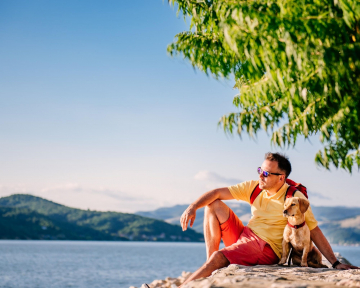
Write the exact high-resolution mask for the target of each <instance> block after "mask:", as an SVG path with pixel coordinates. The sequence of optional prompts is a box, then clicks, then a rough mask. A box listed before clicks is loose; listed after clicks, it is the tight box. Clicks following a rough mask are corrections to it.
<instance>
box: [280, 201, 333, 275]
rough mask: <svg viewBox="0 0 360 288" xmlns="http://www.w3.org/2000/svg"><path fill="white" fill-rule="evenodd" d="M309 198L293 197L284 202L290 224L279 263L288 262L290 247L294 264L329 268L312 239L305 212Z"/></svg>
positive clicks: (286, 228)
mask: <svg viewBox="0 0 360 288" xmlns="http://www.w3.org/2000/svg"><path fill="white" fill-rule="evenodd" d="M309 205H310V203H309V201H308V200H307V199H303V198H299V197H292V198H287V199H286V201H285V203H284V216H285V217H287V218H288V224H287V225H286V227H285V229H284V235H283V242H282V247H283V254H282V258H281V260H280V262H279V265H283V264H285V263H286V259H287V258H288V254H289V251H290V247H291V246H292V248H293V251H292V253H291V258H292V262H293V264H294V265H298V266H302V267H308V266H310V267H313V268H328V267H327V266H326V265H323V264H322V263H321V260H322V255H321V253H320V251H319V250H318V249H317V248H316V247H315V246H314V245H313V243H312V241H311V239H310V229H309V227H308V226H307V225H306V223H305V212H306V210H307V209H308V208H309Z"/></svg>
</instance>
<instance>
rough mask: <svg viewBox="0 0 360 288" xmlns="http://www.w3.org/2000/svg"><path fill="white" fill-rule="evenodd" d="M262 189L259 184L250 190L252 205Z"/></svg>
mask: <svg viewBox="0 0 360 288" xmlns="http://www.w3.org/2000/svg"><path fill="white" fill-rule="evenodd" d="M262 191H263V190H262V189H260V187H259V184H257V185H256V187H255V188H254V190H253V191H252V192H251V195H250V204H251V205H252V204H253V203H254V201H255V199H256V197H257V196H259V194H260V193H261V192H262Z"/></svg>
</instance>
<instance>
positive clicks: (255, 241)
mask: <svg viewBox="0 0 360 288" xmlns="http://www.w3.org/2000/svg"><path fill="white" fill-rule="evenodd" d="M220 227H221V238H222V239H223V241H224V244H225V248H223V249H221V250H220V251H221V252H222V253H223V254H224V256H225V257H226V258H227V259H228V260H229V262H230V264H239V265H245V266H254V265H273V264H277V263H278V262H279V258H278V256H277V255H276V254H275V252H274V251H273V250H272V248H271V247H270V245H269V244H268V243H266V242H265V241H264V240H262V239H261V238H259V236H257V235H256V234H255V233H254V232H252V230H251V229H250V228H248V227H244V225H243V223H242V222H241V220H240V219H239V218H238V217H237V216H236V215H235V213H234V212H233V211H232V210H231V209H230V216H229V219H228V220H227V221H226V222H224V223H223V224H221V225H220Z"/></svg>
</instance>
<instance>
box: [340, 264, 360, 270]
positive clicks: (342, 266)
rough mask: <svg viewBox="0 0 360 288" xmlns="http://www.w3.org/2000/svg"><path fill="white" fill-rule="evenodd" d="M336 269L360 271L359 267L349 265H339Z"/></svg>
mask: <svg viewBox="0 0 360 288" xmlns="http://www.w3.org/2000/svg"><path fill="white" fill-rule="evenodd" d="M335 269H338V270H349V269H360V268H359V267H356V266H353V265H348V264H344V263H340V264H338V265H336V267H335Z"/></svg>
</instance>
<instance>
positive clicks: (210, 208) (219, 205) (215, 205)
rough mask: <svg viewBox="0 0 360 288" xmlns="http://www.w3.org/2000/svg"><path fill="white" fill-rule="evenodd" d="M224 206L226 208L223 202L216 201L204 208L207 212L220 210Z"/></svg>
mask: <svg viewBox="0 0 360 288" xmlns="http://www.w3.org/2000/svg"><path fill="white" fill-rule="evenodd" d="M224 205H225V206H226V204H225V203H224V202H222V201H221V200H219V199H217V200H215V201H214V202H211V203H210V204H208V205H207V206H206V207H205V210H207V211H216V210H219V209H221V208H222V207H224Z"/></svg>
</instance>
